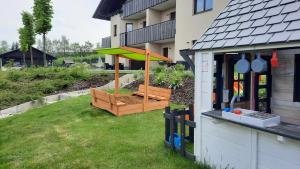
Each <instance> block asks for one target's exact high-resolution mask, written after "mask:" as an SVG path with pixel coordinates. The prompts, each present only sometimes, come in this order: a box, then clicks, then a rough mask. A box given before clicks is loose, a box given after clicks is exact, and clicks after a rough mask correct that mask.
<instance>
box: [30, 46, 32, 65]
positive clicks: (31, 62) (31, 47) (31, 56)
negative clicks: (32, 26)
mask: <svg viewBox="0 0 300 169" xmlns="http://www.w3.org/2000/svg"><path fill="white" fill-rule="evenodd" d="M30 62H31V67H32V66H33V53H32V46H30Z"/></svg>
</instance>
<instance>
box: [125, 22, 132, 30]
mask: <svg viewBox="0 0 300 169" xmlns="http://www.w3.org/2000/svg"><path fill="white" fill-rule="evenodd" d="M131 31H133V24H132V23H126V32H131Z"/></svg>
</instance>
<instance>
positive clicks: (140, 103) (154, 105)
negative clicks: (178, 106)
mask: <svg viewBox="0 0 300 169" xmlns="http://www.w3.org/2000/svg"><path fill="white" fill-rule="evenodd" d="M98 52H99V53H101V54H109V55H113V56H115V93H114V94H109V93H106V92H105V91H101V90H98V89H95V88H93V89H91V95H92V105H93V106H95V107H97V108H100V109H104V110H107V111H109V112H111V113H112V114H114V115H116V116H123V115H128V114H134V113H142V112H148V111H152V110H158V109H164V108H165V107H167V106H169V103H170V97H171V90H170V89H163V88H158V87H152V86H149V72H150V61H167V62H168V61H169V59H168V58H166V57H164V56H161V55H159V54H157V53H151V52H150V51H145V50H141V49H135V48H129V47H120V48H112V49H100V50H99V51H98ZM120 57H123V58H126V59H131V60H137V61H145V84H144V85H140V86H139V90H138V91H137V92H134V93H133V94H132V95H122V94H119V58H120Z"/></svg>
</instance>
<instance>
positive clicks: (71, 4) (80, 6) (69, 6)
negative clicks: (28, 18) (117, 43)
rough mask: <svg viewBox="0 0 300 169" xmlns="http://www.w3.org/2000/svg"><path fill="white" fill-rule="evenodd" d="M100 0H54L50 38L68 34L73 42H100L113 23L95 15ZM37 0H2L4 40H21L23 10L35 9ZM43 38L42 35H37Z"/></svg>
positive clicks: (0, 26) (0, 20) (1, 34)
mask: <svg viewBox="0 0 300 169" xmlns="http://www.w3.org/2000/svg"><path fill="white" fill-rule="evenodd" d="M99 2H100V0H52V4H53V8H54V18H53V20H52V26H53V27H52V30H51V32H49V33H48V35H47V38H50V39H52V40H53V39H59V38H60V37H61V36H62V35H65V36H67V38H68V39H69V40H70V42H79V43H81V44H83V43H84V42H85V41H90V42H92V43H98V42H100V41H101V38H102V37H106V36H109V34H110V23H109V22H108V21H103V20H99V19H94V18H92V16H93V14H94V12H95V10H96V8H97V6H98V4H99ZM32 7H33V0H0V41H2V40H6V41H7V42H9V43H10V44H11V43H12V42H17V41H18V36H19V35H18V29H19V28H20V27H21V26H22V19H21V12H22V11H24V10H26V11H29V12H31V13H32ZM37 39H41V36H37Z"/></svg>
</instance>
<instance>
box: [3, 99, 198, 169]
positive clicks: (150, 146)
mask: <svg viewBox="0 0 300 169" xmlns="http://www.w3.org/2000/svg"><path fill="white" fill-rule="evenodd" d="M163 139H164V120H163V116H162V110H160V111H155V112H151V113H144V114H136V115H131V116H125V117H121V118H117V117H114V116H112V115H111V114H109V113H106V112H104V111H102V110H99V109H95V108H92V107H91V106H90V97H89V96H82V97H79V98H76V99H71V100H66V101H62V102H58V103H56V104H52V105H49V106H45V107H42V108H38V109H34V110H31V111H29V112H27V113H24V114H21V115H16V116H14V117H10V118H7V119H3V120H0V150H1V151H0V168H1V169H2V168H3V169H4V168H5V169H8V168H13V169H18V168H30V169H34V168H70V169H77V168H103V169H121V168H124V169H135V168H136V169H171V168H178V169H193V168H197V169H203V168H204V167H201V166H199V165H196V164H194V162H192V161H189V160H186V159H184V158H182V157H181V156H180V155H179V154H177V153H173V152H172V151H170V150H169V149H167V148H166V147H165V146H164V144H163Z"/></svg>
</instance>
